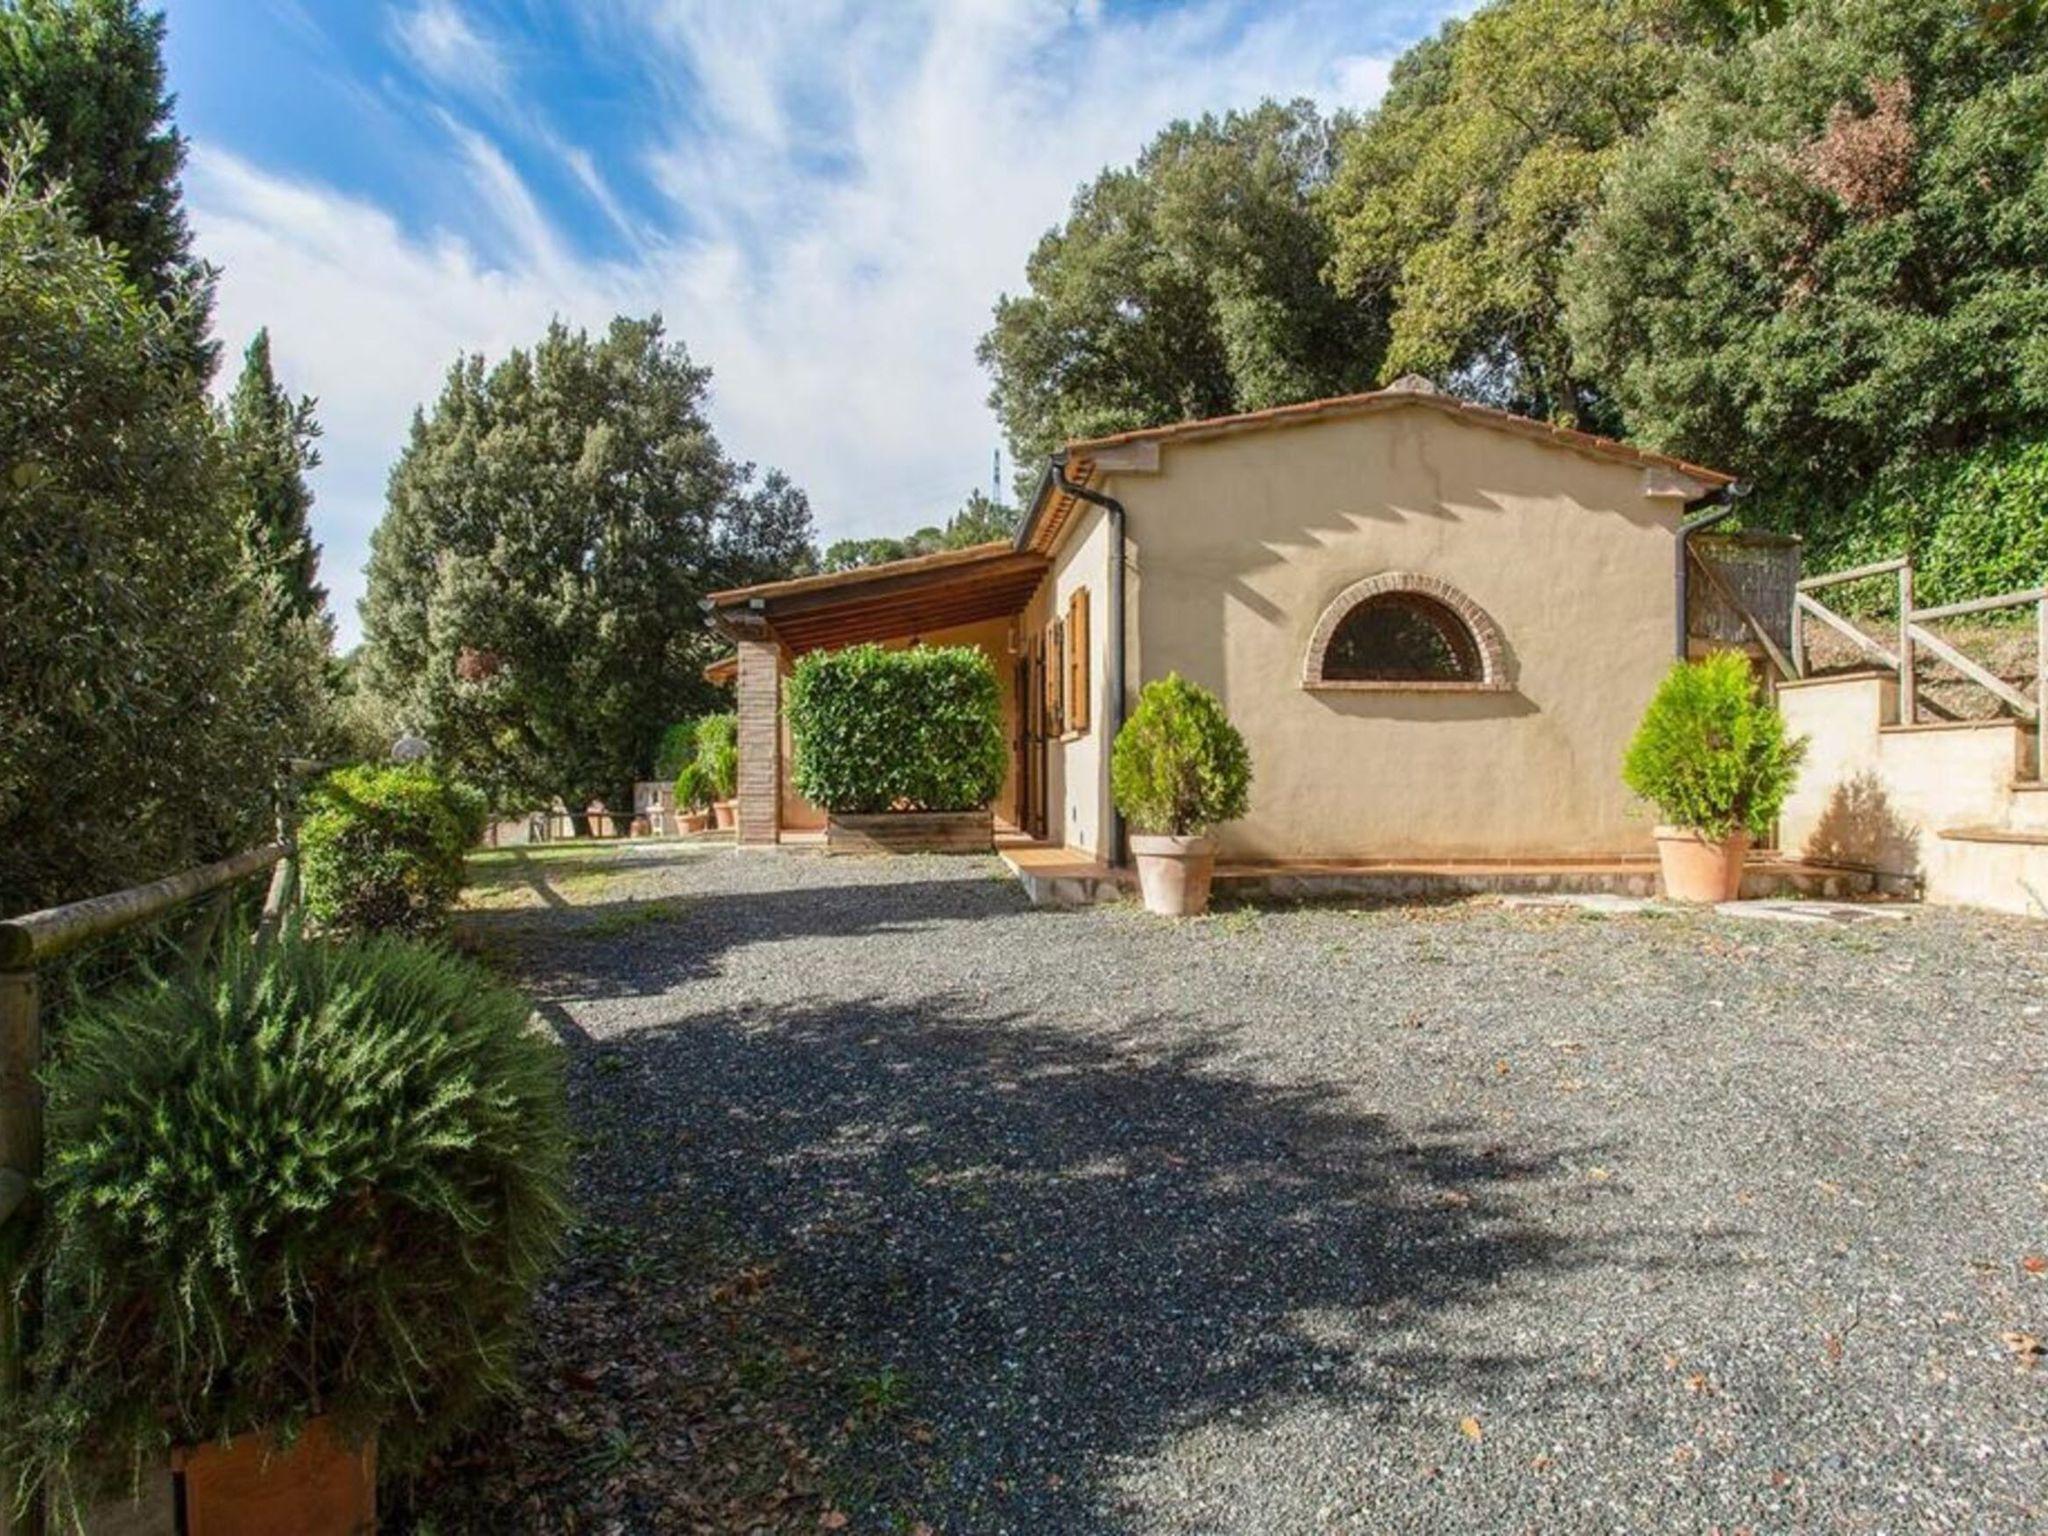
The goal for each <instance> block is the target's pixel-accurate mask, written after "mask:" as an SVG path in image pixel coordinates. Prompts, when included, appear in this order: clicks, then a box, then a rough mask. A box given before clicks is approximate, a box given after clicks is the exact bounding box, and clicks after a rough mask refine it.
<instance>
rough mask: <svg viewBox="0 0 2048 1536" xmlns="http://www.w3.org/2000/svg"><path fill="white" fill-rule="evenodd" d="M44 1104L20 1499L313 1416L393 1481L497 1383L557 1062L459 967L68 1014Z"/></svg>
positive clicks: (528, 1278)
mask: <svg viewBox="0 0 2048 1536" xmlns="http://www.w3.org/2000/svg"><path fill="white" fill-rule="evenodd" d="M48 1086H49V1096H50V1109H49V1123H50V1131H51V1135H50V1142H51V1148H52V1151H51V1158H50V1166H49V1170H48V1173H47V1176H46V1178H45V1179H44V1182H43V1185H42V1196H43V1199H44V1201H45V1204H46V1209H45V1218H44V1221H43V1225H42V1232H43V1236H42V1238H41V1240H40V1247H39V1249H38V1250H37V1252H36V1254H35V1256H34V1265H33V1269H32V1271H31V1277H32V1278H33V1277H34V1276H38V1275H39V1276H40V1278H41V1279H42V1282H43V1286H44V1307H45V1310H44V1322H43V1335H42V1339H41V1342H40V1344H39V1346H38V1348H37V1349H36V1351H35V1354H34V1356H33V1357H32V1358H31V1360H30V1362H29V1367H30V1381H31V1387H30V1389H29V1392H28V1394H27V1395H26V1396H25V1397H23V1398H21V1399H19V1400H17V1401H15V1402H13V1403H10V1404H7V1405H5V1407H4V1408H0V1453H4V1454H5V1456H6V1460H7V1465H8V1466H9V1468H10V1469H11V1472H12V1475H13V1478H14V1480H15V1481H14V1485H13V1490H12V1491H13V1492H14V1494H15V1495H16V1497H17V1498H18V1497H20V1496H21V1495H22V1494H23V1493H24V1492H25V1491H26V1490H27V1489H29V1488H32V1487H33V1486H34V1485H35V1482H36V1480H37V1479H39V1478H47V1479H48V1480H49V1483H50V1486H51V1488H52V1489H53V1492H54V1496H55V1498H56V1499H57V1501H58V1504H59V1507H60V1511H69V1510H75V1508H76V1507H77V1504H78V1503H79V1501H80V1500H81V1499H83V1498H86V1497H89V1496H91V1495H92V1494H93V1493H94V1492H95V1491H96V1489H97V1487H98V1486H99V1485H101V1484H103V1483H106V1482H109V1481H112V1480H114V1479H115V1478H117V1477H119V1476H121V1475H125V1474H126V1473H128V1471H129V1470H130V1469H132V1468H139V1467H141V1466H144V1465H146V1464H148V1462H149V1461H151V1460H153V1459H156V1458H159V1457H161V1456H162V1454H163V1453H164V1452H165V1450H166V1449H167V1448H168V1447H169V1446H170V1445H172V1444H192V1443H197V1442H200V1441H205V1440H211V1439H224V1438H227V1437H230V1436H233V1435H235V1434H238V1433H241V1432H243V1431H245V1430H250V1429H255V1428H270V1429H273V1430H276V1431H279V1432H281V1433H283V1434H285V1435H291V1434H294V1433H296V1430H297V1429H298V1427H299V1426H301V1425H303V1424H304V1422H305V1421H306V1420H307V1419H308V1418H309V1417H311V1416H313V1415H316V1414H322V1413H326V1414H332V1415H334V1416H335V1418H336V1420H337V1424H338V1427H339V1428H340V1429H341V1430H342V1432H343V1433H344V1434H346V1435H350V1436H352V1437H360V1436H363V1435H366V1434H370V1433H375V1434H376V1435H377V1436H378V1439H379V1456H380V1459H381V1460H382V1461H383V1462H385V1463H386V1464H387V1465H390V1466H393V1467H395V1468H397V1469H400V1470H403V1469H406V1468H409V1467H416V1466H417V1465H418V1464H419V1462H420V1460H421V1458H422V1457H423V1456H424V1455H425V1453H426V1452H428V1451H429V1450H431V1449H432V1448H433V1447H434V1445H436V1444H437V1443H438V1442H440V1441H442V1440H443V1439H445V1438H446V1437H447V1436H448V1435H449V1434H450V1433H451V1432H453V1431H454V1430H456V1429H458V1428H459V1427H461V1426H462V1425H463V1423H464V1422H465V1421H466V1420H468V1419H469V1418H471V1417H472V1415H473V1413H474V1412H475V1410H477V1409H478V1408H479V1407H480V1406H482V1405H483V1404H484V1403H485V1402H486V1401H487V1400H488V1399H490V1398H491V1397H492V1396H494V1395H496V1394H498V1393H501V1392H503V1391H506V1390H508V1389H509V1388H510V1387H511V1386H512V1384H513V1379H514V1377H513V1367H514V1358H513V1357H514V1350H515V1346H516V1343H517V1340H518V1335H519V1331H520V1326H521V1322H522V1318H523V1315H524V1313H525V1310H526V1305H527V1301H528V1297H529V1295H530V1293H531V1292H532V1290H533V1287H534V1285H535V1284H536V1282H537V1281H538V1280H539V1278H540V1277H541V1275H542V1274H543V1272H544V1271H545V1270H546V1269H547V1268H548V1267H549V1266H550V1264H551V1263H552V1262H553V1261H554V1259H555V1257H556V1255H557V1253H558V1251H559V1248H560V1244H561V1239H562V1233H563V1227H564V1224H565V1220H566V1216H567V1206H566V1196H565V1190H566V1177H567V1167H568V1148H569V1133H568V1127H567V1121H566V1116H565V1109H564V1104H563V1093H562V1072H561V1064H560V1051H559V1048H558V1047H557V1046H556V1045H555V1044H554V1043H553V1042H552V1041H550V1040H548V1039H547V1038H546V1037H545V1036H544V1035H541V1034H540V1033H538V1032H537V1031H536V1030H535V1029H534V1028H532V1027H531V1024H530V1010H529V1008H528V1005H527V1003H526V1002H525V1000H524V999H523V998H521V997H520V996H519V995H518V994H517V993H515V992H512V991H510V990H508V989H506V988H505V987H503V986H500V985H498V984H497V983H495V982H494V981H493V980H492V979H491V978H490V977H489V976H488V975H487V974H486V973H484V972H483V971H482V970H481V969H480V968H478V967H477V966H476V965H474V964H473V963H471V962H469V961H466V960H463V959H461V958H459V957H457V956H455V955H452V954H450V953H448V952H447V951H445V950H442V949H439V948H435V947H429V946H424V945H418V944H413V943H408V942H405V941H402V940H398V939H394V938H372V939H359V940H350V941H346V942H341V943H323V942H319V941H316V940H312V939H308V938H306V937H304V936H303V935H302V934H300V933H298V932H296V931H287V932H286V933H284V934H283V935H281V936H280V937H279V938H278V939H277V940H276V942H274V943H272V944H271V945H269V946H267V947H266V948H265V949H264V950H262V951H261V952H260V953H259V952H257V951H254V950H252V949H251V947H250V946H249V945H248V944H247V943H246V942H240V943H234V944H231V945H229V953H228V957H227V959H226V960H225V961H224V962H223V964H222V966H221V968H220V969H218V970H216V971H212V972H208V973H202V974H196V975H192V976H188V977H187V978H185V979H181V980H175V981H157V982H152V983H150V984H147V985H142V986H135V987H131V988H129V989H126V990H123V991H120V992H118V993H114V994H110V995H107V996H105V997H103V998H102V999H99V1000H97V1001H89V1002H87V1003H85V1004H84V1005H82V1006H81V1008H80V1010H79V1011H78V1012H77V1013H76V1014H75V1015H73V1016H72V1017H70V1018H69V1019H67V1021H66V1030H65V1038H64V1049H63V1052H62V1054H61V1056H60V1057H59V1058H58V1059H57V1061H56V1062H55V1064H54V1065H53V1066H52V1068H51V1070H50V1073H49V1078H48Z"/></svg>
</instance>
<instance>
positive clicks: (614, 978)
mask: <svg viewBox="0 0 2048 1536" xmlns="http://www.w3.org/2000/svg"><path fill="white" fill-rule="evenodd" d="M550 895H551V896H552V899H551V900H549V902H548V905H547V906H546V907H544V908H527V909H524V910H513V911H488V910H478V911H468V912H464V913H462V914H461V915H460V918H459V927H458V931H459V935H460V938H461V940H462V942H463V943H464V944H465V945H466V946H468V947H470V948H473V949H476V950H479V951H482V952H483V953H485V954H487V955H488V954H493V953H496V954H499V955H501V956H502V957H503V958H505V959H506V960H516V966H515V968H516V969H517V971H518V972H519V973H520V975H521V977H522V980H523V982H524V984H526V985H528V986H532V987H538V988H539V989H540V990H542V991H543V992H545V993H546V994H548V995H550V996H556V997H576V998H616V997H645V996H653V995H657V994H661V993H665V992H669V991H671V990H673V989H674V988H676V987H677V986H679V985H681V984H682V983H684V982H687V981H691V980H695V979H697V978H700V977H703V976H709V975H712V974H715V973H716V972H717V971H718V970H719V969H720V968H721V966H722V965H723V963H724V961H725V957H726V956H727V954H728V953H730V952H731V951H733V950H736V949H742V948H746V947H748V946H750V945H757V944H772V943H775V942H777V941H779V940H783V939H796V938H827V939H829V938H859V937H862V936H864V935H869V934H879V933H892V932H900V931H908V930H915V931H929V930H932V929H934V928H937V927H941V926H945V925H950V924H954V923H974V922H979V921H981V920H983V919H985V918H990V917H998V916H1005V915H1016V914H1019V913H1023V912H1026V911H1028V910H1029V903H1028V902H1027V901H1026V900H1025V898H1024V895H1023V892H1022V891H1021V890H1020V889H1019V888H1018V886H1017V884H1016V882H1015V881H1013V880H1010V879H1007V878H1003V879H997V878H993V877H991V878H989V879H972V878H967V879H952V880H916V881H902V882H895V883H889V882H876V883H872V884H865V883H863V884H850V885H843V886H834V885H791V886H788V887H786V888H783V889H778V890H749V891H745V892H743V893H730V894H719V895H704V894H697V893H693V892H691V891H689V890H687V889H681V890H677V891H672V892H665V893H662V894H659V895H654V896H648V897H644V898H637V899H629V900H597V901H585V902H579V903H575V904H573V905H571V904H569V903H567V902H565V901H564V900H563V899H562V898H561V896H559V895H555V894H553V893H550ZM1045 916H1046V917H1047V918H1048V919H1049V920H1053V921H1057V915H1056V914H1050V913H1048V914H1045Z"/></svg>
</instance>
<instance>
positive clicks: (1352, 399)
mask: <svg viewBox="0 0 2048 1536" xmlns="http://www.w3.org/2000/svg"><path fill="white" fill-rule="evenodd" d="M1404 406H1425V407H1428V408H1429V409H1432V410H1438V411H1442V412H1444V413H1445V414H1446V415H1451V416H1459V417H1462V418H1464V419H1465V420H1468V421H1471V422H1474V423H1476V424H1477V425H1480V426H1485V427H1491V428H1494V429H1496V430H1498V431H1504V432H1512V433H1514V434H1515V435H1516V436H1519V437H1526V438H1529V439H1530V440H1531V441H1533V442H1544V443H1550V444H1552V445H1554V446H1556V447H1560V448H1565V449H1569V450H1571V451H1573V452H1576V453H1584V454H1589V455H1591V456H1593V457H1594V458H1602V459H1610V460H1614V461H1616V462H1619V463H1623V464H1634V465H1639V466H1641V467H1643V468H1645V469H1667V470H1670V471H1672V472H1673V473H1675V474H1680V475H1684V476H1687V477H1689V478H1691V479H1694V480H1698V481H1700V482H1701V483H1702V484H1703V485H1705V486H1707V487H1709V488H1710V489H1718V488H1720V487H1722V486H1727V485H1732V484H1734V482H1735V476H1733V475H1731V474H1729V473H1727V472H1726V471H1724V470H1719V469H1709V468H1708V467H1707V466H1705V465H1704V464H1693V463H1690V462H1688V461H1687V460H1685V459H1679V458H1673V457H1672V456H1671V455H1669V454H1662V453H1653V452H1651V451H1650V450H1648V449H1646V448H1636V447H1633V446H1631V445H1630V444H1628V443H1622V442H1616V441H1615V440H1614V439H1613V438H1611V437H1600V436H1597V435H1595V434H1594V433H1591V432H1580V431H1577V430H1575V429H1573V428H1571V427H1560V426H1557V425H1555V424H1553V423H1551V422H1547V421H1537V420H1535V419H1534V418H1532V417H1528V416H1517V415H1516V414H1515V413H1514V412H1513V411H1503V410H1498V409H1496V408H1495V407H1493V406H1490V405H1477V404H1475V403H1473V402H1472V401H1470V400H1461V399H1459V398H1458V397H1457V396H1456V395H1453V394H1449V393H1447V392H1446V391H1444V390H1441V389H1438V388H1437V387H1436V386H1435V385H1434V384H1432V383H1430V382H1429V380H1427V379H1424V378H1420V377H1418V376H1416V375H1413V374H1410V375H1407V376H1405V377H1403V378H1400V379H1397V380H1395V381H1394V382H1393V383H1392V384H1389V385H1388V386H1387V387H1386V388H1385V389H1375V390H1369V391H1367V392H1366V393H1363V394H1356V395H1336V396H1332V397H1331V398H1329V399H1327V400H1303V401H1301V402H1299V403H1297V404H1293V405H1276V406H1272V407H1269V408H1268V409H1266V410H1263V411H1243V412H1240V413H1238V414H1236V415H1234V416H1210V417H1205V418H1203V419H1201V420H1197V421H1177V422H1172V423H1169V424H1168V425H1166V426H1161V427H1139V428H1136V429H1134V430H1132V431H1129V432H1113V433H1110V434H1108V435H1107V436H1104V437H1088V438H1077V439H1076V440H1074V441H1073V442H1070V443H1068V444H1067V459H1068V465H1069V469H1068V474H1069V477H1070V478H1071V479H1073V480H1074V481H1076V482H1077V483H1079V484H1082V485H1086V484H1089V483H1090V482H1091V481H1092V480H1094V479H1095V478H1097V477H1096V475H1095V465H1094V463H1093V459H1094V457H1095V456H1096V455H1097V454H1100V453H1103V452H1105V451H1106V450H1109V449H1113V448H1121V447H1126V446H1128V445H1131V444H1135V443H1174V442H1193V441H1199V440H1201V439H1203V438H1209V437H1223V436H1227V435H1229V434H1231V433H1235V432H1256V431H1262V430H1264V429H1266V428H1270V427H1288V426H1300V425H1303V424H1305V423H1308V422H1313V421H1319V420H1329V419H1337V418H1342V417H1347V416H1363V415H1370V414H1372V413H1374V412H1377V411H1385V410H1394V409H1398V408H1401V407H1404ZM1046 492H1050V495H1049V496H1048V495H1047V494H1045V493H1046ZM1072 500H1073V498H1072V497H1070V496H1067V495H1065V494H1064V493H1061V492H1059V491H1058V490H1057V489H1055V488H1054V487H1053V486H1052V485H1051V482H1050V480H1048V481H1047V482H1046V484H1045V487H1044V489H1043V491H1042V492H1041V494H1040V496H1039V497H1038V499H1037V500H1036V501H1034V503H1033V504H1032V506H1031V507H1030V509H1029V511H1028V513H1027V515H1026V517H1025V519H1024V525H1023V527H1022V528H1021V529H1020V530H1019V532H1018V537H1017V543H1018V546H1019V547H1020V548H1025V547H1029V548H1038V549H1045V548H1048V547H1050V542H1051V541H1052V540H1053V539H1055V538H1056V537H1057V534H1058V531H1059V528H1060V526H1061V525H1062V524H1063V523H1064V522H1065V521H1066V516H1067V514H1068V513H1069V512H1070V511H1071V510H1072V508H1071V502H1072ZM1048 501H1050V502H1051V503H1052V504H1053V507H1052V510H1053V511H1054V512H1055V513H1056V514H1057V515H1055V516H1053V517H1050V518H1048V517H1046V516H1045V515H1044V514H1045V511H1046V505H1045V504H1046V503H1047V502H1048Z"/></svg>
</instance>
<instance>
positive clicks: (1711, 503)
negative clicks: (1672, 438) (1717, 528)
mask: <svg viewBox="0 0 2048 1536" xmlns="http://www.w3.org/2000/svg"><path fill="white" fill-rule="evenodd" d="M1748 494H1749V487H1748V486H1747V485H1745V484H1744V483H1742V482H1741V481H1739V480H1731V481H1729V482H1728V484H1726V485H1724V486H1722V487H1721V488H1720V489H1719V490H1717V491H1709V492H1708V493H1707V494H1706V495H1704V496H1702V497H1700V498H1698V499H1697V500H1695V501H1689V502H1687V503H1686V504H1685V509H1686V511H1688V512H1693V509H1694V508H1696V507H1705V508H1706V510H1705V511H1704V512H1693V515H1692V516H1691V517H1688V518H1686V519H1684V520H1683V521H1682V522H1680V523H1679V525H1678V569H1677V572H1676V586H1677V591H1678V614H1677V617H1676V618H1675V619H1674V620H1673V624H1674V627H1675V628H1676V630H1677V633H1676V635H1675V636H1674V652H1675V654H1676V655H1677V657H1678V659H1679V660H1680V661H1684V660H1685V659H1686V658H1687V656H1689V655H1690V654H1691V652H1692V628H1691V625H1690V624H1689V623H1688V622H1687V605H1688V604H1689V603H1690V602H1691V600H1692V564H1691V561H1690V559H1689V551H1690V549H1691V547H1692V545H1691V541H1692V536H1693V535H1694V534H1696V533H1698V532H1700V531H1701V530H1702V529H1705V528H1711V527H1713V526H1714V524H1716V523H1718V522H1722V521H1725V520H1726V519H1728V518H1730V517H1733V516H1734V515H1735V503H1736V502H1738V501H1740V500H1741V499H1742V498H1743V497H1744V496H1747V495H1748Z"/></svg>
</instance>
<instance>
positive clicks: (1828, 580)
mask: <svg viewBox="0 0 2048 1536" xmlns="http://www.w3.org/2000/svg"><path fill="white" fill-rule="evenodd" d="M1909 564H1911V562H1910V561H1907V560H1879V561H1876V562H1875V563H1873V564H1870V565H1852V566H1850V567H1849V569H1848V570H1846V571H1824V572H1822V573H1821V574H1820V575H1818V576H1809V577H1807V578H1806V579H1805V580H1804V581H1802V582H1800V583H1799V590H1800V591H1801V592H1818V591H1819V590H1820V589H1821V588H1822V587H1837V586H1840V585H1841V584H1842V583H1843V582H1845V581H1862V580H1864V579H1865V578H1866V577H1870V576H1889V575H1891V573H1892V572H1893V571H1903V570H1904V569H1905V568H1906V567H1907V566H1908V565H1909Z"/></svg>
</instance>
